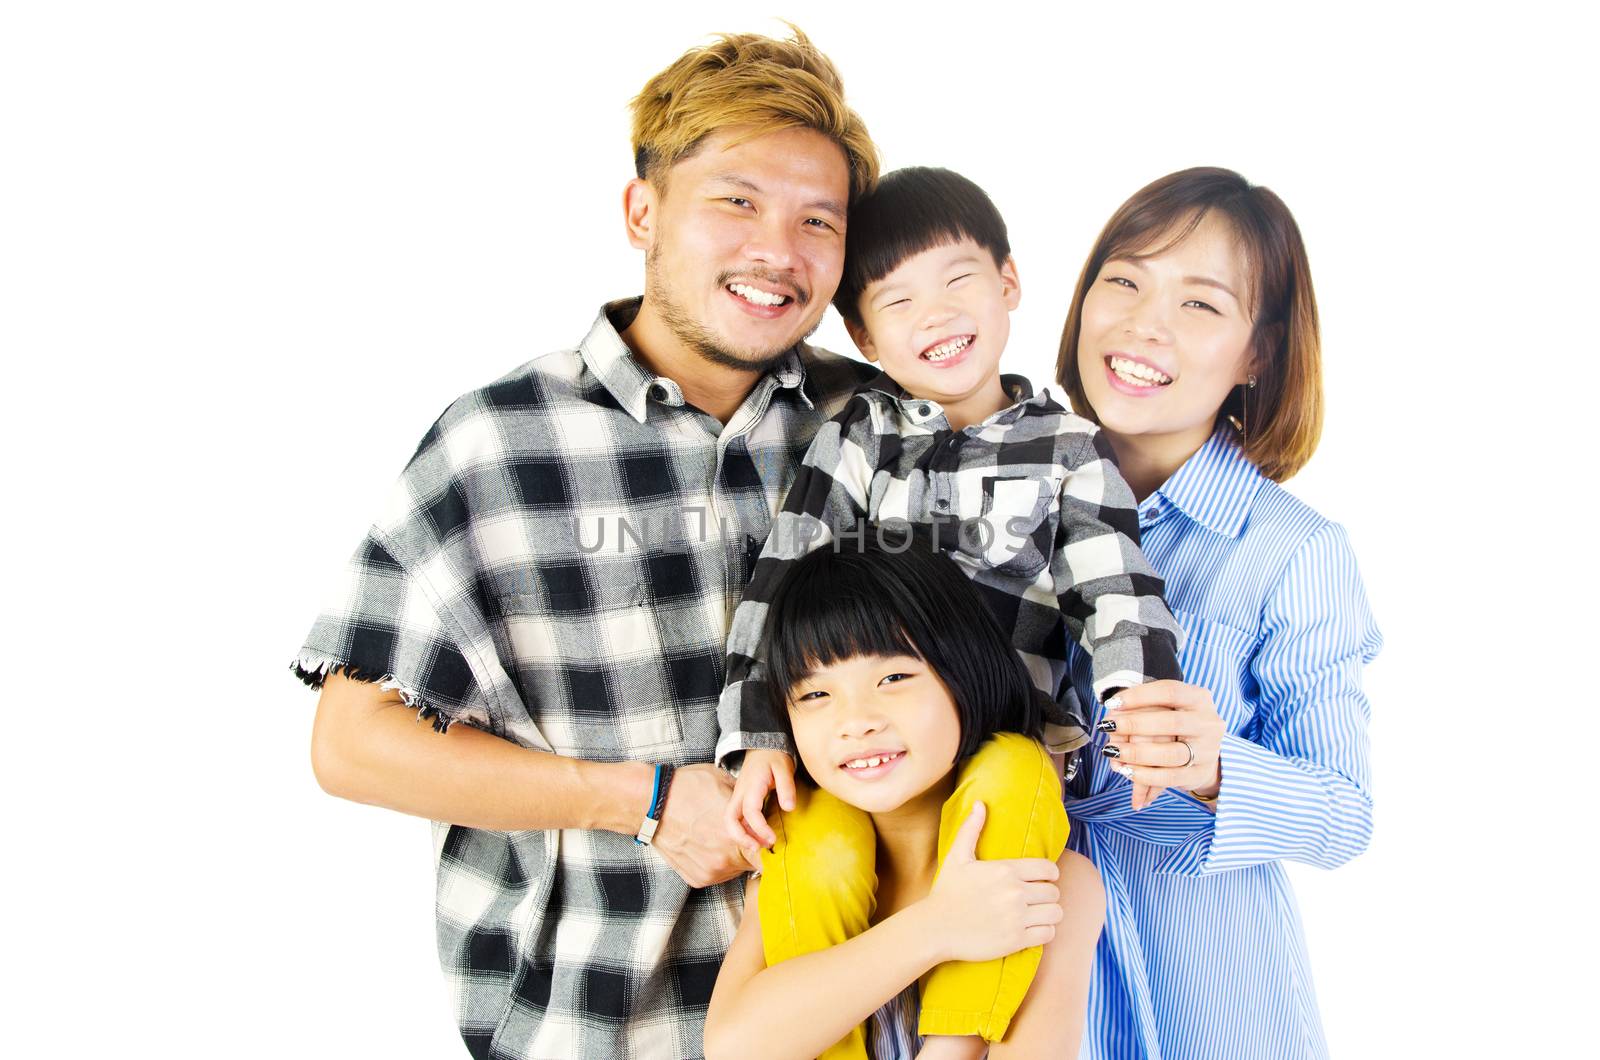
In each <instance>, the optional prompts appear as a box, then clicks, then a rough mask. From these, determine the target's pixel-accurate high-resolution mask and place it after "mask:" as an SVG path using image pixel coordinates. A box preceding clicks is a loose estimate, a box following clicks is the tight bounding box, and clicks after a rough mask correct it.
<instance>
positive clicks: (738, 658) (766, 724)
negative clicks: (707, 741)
mask: <svg viewBox="0 0 1600 1060" xmlns="http://www.w3.org/2000/svg"><path fill="white" fill-rule="evenodd" d="M876 437H877V436H876V434H875V432H874V431H873V430H872V417H871V413H870V409H869V408H868V407H867V403H866V402H865V401H864V400H862V401H852V402H850V403H849V404H848V405H846V406H845V408H844V410H843V411H841V412H840V413H839V415H838V416H835V417H834V418H833V419H831V420H829V421H828V422H827V423H825V424H823V425H822V427H821V428H820V429H819V430H818V431H817V433H816V436H815V437H814V438H813V439H812V441H811V445H810V447H809V448H808V449H807V450H806V455H805V457H804V458H803V459H802V460H801V464H800V469H799V471H798V472H796V474H795V479H794V482H793V483H792V484H791V485H790V487H789V492H788V494H787V495H785V497H784V499H783V509H782V510H781V511H780V512H779V513H778V517H777V518H776V519H774V520H773V521H772V532H771V533H770V534H768V535H767V541H766V544H765V545H763V546H762V549H761V556H760V558H759V559H757V560H756V564H755V569H754V571H753V572H752V573H751V576H750V584H749V585H747V586H745V590H744V597H743V598H742V599H741V600H740V601H739V607H738V609H737V610H736V611H735V612H734V615H733V623H732V625H731V627H730V628H729V630H728V658H727V677H726V681H725V684H724V685H723V689H722V696H721V698H720V699H719V700H718V703H717V727H718V730H719V735H718V737H717V748H716V756H715V761H716V763H717V764H718V765H721V766H732V765H734V764H735V763H734V762H732V761H731V760H729V756H731V755H735V754H738V753H739V752H742V751H747V750H749V749H751V748H753V747H764V748H769V749H771V750H775V751H783V752H784V753H786V754H788V755H790V756H791V757H792V756H793V755H794V748H792V747H791V746H789V737H788V735H787V731H786V726H785V725H784V724H783V722H782V719H781V718H779V717H778V714H777V707H776V704H775V703H774V702H773V700H772V698H771V696H770V695H769V694H768V692H767V688H766V684H765V682H764V680H763V673H762V666H761V663H760V661H759V659H758V652H759V649H760V646H761V634H762V631H763V629H764V628H765V626H766V621H767V605H768V604H769V603H770V602H771V601H772V598H773V595H774V594H775V593H776V592H777V588H778V586H779V584H781V583H782V581H783V578H784V575H785V574H787V573H788V572H789V569H790V568H791V567H792V566H794V564H795V562H796V561H797V560H799V559H800V558H801V557H803V556H805V555H806V554H807V553H809V552H811V551H812V550H814V549H817V548H821V547H822V546H823V545H826V544H828V543H829V542H830V541H832V540H833V539H834V537H835V536H837V535H838V534H839V533H840V532H843V533H845V534H848V533H851V532H853V531H857V530H858V528H859V527H860V526H861V525H862V523H863V522H864V520H865V518H866V512H867V490H868V488H869V487H870V486H871V484H872V471H873V468H874V467H875V466H876V450H877V445H876Z"/></svg>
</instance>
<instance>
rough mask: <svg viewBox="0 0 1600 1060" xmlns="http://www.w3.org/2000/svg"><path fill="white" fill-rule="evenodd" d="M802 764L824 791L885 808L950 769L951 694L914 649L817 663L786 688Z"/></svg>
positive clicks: (954, 735)
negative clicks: (829, 662) (830, 662)
mask: <svg viewBox="0 0 1600 1060" xmlns="http://www.w3.org/2000/svg"><path fill="white" fill-rule="evenodd" d="M789 721H790V724H791V726H792V727H793V729H794V741H795V747H796V749H797V750H798V751H799V752H800V760H801V761H802V762H804V763H805V766H806V771H807V772H809V773H810V774H811V776H812V778H813V779H814V780H815V781H816V782H817V784H818V785H820V786H821V787H822V788H823V789H824V790H825V791H827V792H829V793H830V794H832V795H835V796H837V797H839V798H840V799H843V800H844V801H845V802H848V803H849V804H850V805H852V806H855V807H858V808H859V809H863V810H866V811H867V812H868V813H887V812H889V811H892V810H896V809H898V808H900V807H901V806H903V805H904V804H905V803H907V802H909V801H910V800H912V799H914V798H916V797H917V796H919V795H922V794H923V793H925V792H927V791H928V790H929V789H930V788H933V787H934V786H935V785H937V784H938V783H939V782H940V781H941V780H943V779H944V778H945V777H947V776H948V775H949V774H950V769H951V767H952V766H953V765H954V764H955V758H956V751H957V749H958V748H959V747H960V745H961V723H960V721H959V719H958V718H957V716H956V705H955V701H954V700H953V699H952V698H951V697H950V690H949V689H948V688H946V687H945V683H944V682H943V681H942V680H940V678H939V675H938V674H936V673H935V672H934V671H933V668H932V667H930V666H929V665H928V664H927V663H925V662H923V661H922V660H921V659H919V658H917V657H916V656H914V655H889V656H883V655H858V656H855V657H853V658H850V659H845V660H843V661H842V662H837V663H834V664H833V665H831V666H824V667H820V668H819V669H818V670H817V671H816V672H815V673H813V674H812V675H811V676H809V677H807V678H806V679H805V680H804V681H801V682H800V683H798V684H796V685H795V686H794V687H793V688H792V689H790V692H789Z"/></svg>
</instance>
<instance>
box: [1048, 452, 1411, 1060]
mask: <svg viewBox="0 0 1600 1060" xmlns="http://www.w3.org/2000/svg"><path fill="white" fill-rule="evenodd" d="M1139 520H1140V529H1141V531H1142V535H1143V546H1144V551H1145V555H1146V556H1147V557H1149V560H1150V563H1151V565H1152V566H1153V567H1154V568H1155V569H1156V571H1157V573H1159V574H1160V575H1161V576H1162V578H1164V579H1165V581H1166V595H1167V602H1168V604H1169V605H1170V606H1171V608H1172V612H1173V614H1174V615H1175V616H1177V618H1178V621H1179V622H1180V623H1181V624H1182V626H1183V628H1184V632H1185V634H1186V644H1185V646H1184V649H1183V653H1182V656H1181V662H1182V665H1183V672H1184V676H1185V679H1186V680H1188V681H1190V682H1192V683H1194V684H1198V685H1204V686H1205V687H1206V688H1207V689H1209V690H1210V692H1211V695H1212V698H1213V699H1214V701H1215V702H1216V705H1217V710H1218V712H1219V713H1220V714H1221V715H1222V717H1223V719H1224V721H1225V723H1226V725H1227V735H1226V736H1224V738H1223V743H1222V790H1221V793H1220V796H1219V798H1218V800H1217V805H1216V812H1215V813H1214V814H1213V813H1212V812H1211V811H1209V810H1207V809H1206V808H1205V807H1203V806H1202V805H1200V804H1199V803H1198V802H1196V801H1195V800H1194V799H1193V798H1191V797H1190V796H1189V795H1187V794H1186V793H1181V792H1176V791H1168V792H1165V793H1164V794H1163V795H1162V796H1161V797H1160V798H1159V799H1158V800H1157V801H1156V802H1155V803H1154V804H1153V805H1152V806H1150V807H1148V808H1147V809H1145V810H1143V811H1141V812H1139V813H1137V814H1135V813H1132V812H1131V811H1130V809H1129V797H1130V791H1129V785H1128V781H1127V780H1126V779H1124V778H1123V777H1121V776H1120V775H1118V774H1116V773H1114V772H1112V771H1111V769H1110V767H1109V765H1110V764H1109V762H1108V761H1107V760H1106V759H1104V758H1103V757H1102V756H1101V755H1100V754H1099V753H1098V750H1099V747H1100V746H1101V745H1102V741H1096V743H1095V744H1094V745H1092V746H1091V748H1090V749H1089V752H1088V755H1087V757H1088V762H1087V765H1086V770H1087V781H1088V788H1087V790H1088V791H1089V792H1090V794H1089V795H1088V796H1087V797H1085V798H1081V799H1073V798H1069V799H1068V803H1067V809H1068V812H1069V813H1070V814H1071V816H1072V820H1073V832H1072V840H1071V842H1072V845H1073V847H1074V849H1077V850H1078V851H1080V852H1082V853H1083V854H1085V855H1087V856H1088V857H1089V858H1090V859H1091V860H1093V861H1094V863H1095V865H1096V866H1098V868H1099V869H1100V874H1101V877H1102V879H1103V881H1104V883H1105V888H1106V896H1107V910H1106V927H1105V932H1104V934H1103V935H1102V936H1101V940H1100V944H1099V948H1098V950H1097V952H1096V955H1095V967H1094V973H1093V978H1092V980H1091V984H1090V990H1089V1019H1088V1025H1087V1029H1086V1031H1085V1035H1084V1045H1083V1050H1082V1054H1081V1055H1082V1056H1083V1057H1086V1058H1094V1060H1100V1058H1115V1060H1132V1058H1150V1060H1155V1058H1161V1060H1202V1058H1204V1060H1213V1058H1223V1057H1226V1058H1230V1060H1241V1058H1249V1057H1261V1058H1271V1060H1287V1058H1292V1057H1325V1056H1326V1055H1327V1045H1326V1043H1325V1041H1324V1039H1323V1034H1322V1024H1321V1020H1320V1018H1319V1016H1318V1013H1317V1004H1316V997H1315V993H1314V990H1313V987H1312V979H1311V969H1310V966H1309V964H1308V962H1307V959H1306V951H1305V941H1304V937H1303V935H1302V932H1301V928H1300V915H1299V911H1298V908H1297V906H1296V904H1295V900H1294V894H1293V892H1292V891H1291V890H1290V888H1289V881H1288V879H1287V878H1286V876H1285V873H1284V871H1283V866H1282V865H1281V864H1280V862H1281V861H1283V860H1285V859H1292V860H1295V861H1300V862H1304V863H1306V864H1310V865H1319V866H1322V867H1324V868H1333V867H1335V866H1337V865H1341V864H1343V863H1344V862H1346V861H1348V860H1349V859H1351V858H1353V857H1355V856H1356V855H1357V854H1359V853H1361V851H1362V850H1364V849H1365V848H1366V846H1367V841H1368V839H1369V837H1370V836H1371V833H1372V799H1371V794H1370V787H1369V778H1368V763H1367V722H1368V714H1369V709H1368V705H1367V699H1366V697H1365V696H1364V695H1363V694H1362V691H1361V669H1362V666H1363V665H1364V664H1365V663H1367V662H1369V661H1370V660H1371V659H1372V658H1373V656H1374V655H1376V654H1377V652H1378V649H1379V647H1380V645H1381V643H1382V638H1381V637H1380V635H1379V633H1378V629H1377V626H1376V625H1375V624H1374V623H1373V619H1372V615H1371V613H1370V612H1369V610H1368V607H1367V599H1366V593H1365V591H1364V590H1363V588H1362V584H1361V576H1360V574H1359V572H1358V571H1357V569H1356V563H1355V557H1354V556H1353V554H1352V553H1351V551H1350V547H1349V545H1348V543H1347V542H1346V540H1345V535H1344V531H1343V530H1342V529H1341V528H1340V527H1339V526H1338V525H1337V524H1335V523H1331V522H1329V521H1328V520H1326V519H1324V518H1323V517H1322V516H1320V515H1318V514H1317V513H1316V512H1314V511H1312V510H1311V509H1310V508H1309V507H1307V506H1306V505H1305V504H1303V503H1301V502H1300V501H1299V500H1297V499H1295V498H1294V497H1293V496H1291V495H1290V494H1289V493H1288V492H1286V491H1285V490H1283V489H1282V488H1280V487H1279V486H1278V485H1277V484H1276V483H1274V482H1272V481H1270V480H1268V479H1267V478H1265V477H1264V476H1262V475H1261V473H1260V472H1259V471H1257V470H1256V468H1255V466H1254V465H1252V464H1251V463H1250V462H1249V461H1248V460H1246V459H1245V458H1244V456H1243V455H1242V454H1241V453H1240V451H1239V449H1238V448H1237V446H1236V445H1235V444H1234V443H1233V439H1232V433H1231V431H1229V430H1228V429H1227V428H1226V427H1224V428H1221V429H1219V430H1218V431H1217V433H1215V434H1214V435H1212V437H1211V439H1210V440H1209V441H1207V442H1206V444H1205V445H1204V446H1202V447H1201V448H1200V450H1199V451H1198V452H1197V453H1195V454H1194V456H1192V457H1190V458H1189V460H1188V461H1187V462H1186V463H1184V465H1183V466H1182V467H1181V468H1179V469H1178V471H1177V472H1176V473H1174V474H1173V476H1172V477H1171V478H1170V479H1168V480H1167V482H1166V483H1165V484H1164V485H1163V486H1162V487H1161V488H1160V489H1159V490H1157V491H1156V492H1155V493H1153V494H1151V495H1150V496H1149V497H1148V498H1147V499H1146V500H1145V501H1144V503H1142V504H1141V505H1140V506H1139ZM1072 675H1073V680H1074V682H1075V684H1076V686H1077V688H1078V690H1079V694H1080V696H1081V697H1082V699H1083V702H1084V703H1085V704H1094V702H1095V700H1094V697H1093V696H1092V695H1090V694H1089V692H1088V690H1089V680H1090V671H1089V660H1088V659H1087V658H1086V657H1085V656H1084V655H1083V653H1082V651H1081V650H1080V651H1077V652H1076V653H1075V657H1074V661H1073V667H1072ZM1092 709H1093V710H1094V712H1095V713H1096V715H1097V717H1098V715H1099V713H1100V708H1099V707H1098V706H1093V707H1092ZM1102 740H1103V738H1102ZM1080 782H1081V781H1080Z"/></svg>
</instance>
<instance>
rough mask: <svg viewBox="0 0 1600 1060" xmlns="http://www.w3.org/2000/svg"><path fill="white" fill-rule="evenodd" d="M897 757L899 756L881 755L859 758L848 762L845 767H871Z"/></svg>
mask: <svg viewBox="0 0 1600 1060" xmlns="http://www.w3.org/2000/svg"><path fill="white" fill-rule="evenodd" d="M895 757H897V756H896V755H879V756H877V757H875V758H857V759H856V760H855V761H853V762H846V763H845V764H844V767H845V768H846V769H871V768H872V767H873V766H881V765H883V763H885V762H888V761H892V760H893V759H894V758H895Z"/></svg>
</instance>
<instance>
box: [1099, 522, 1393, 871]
mask: <svg viewBox="0 0 1600 1060" xmlns="http://www.w3.org/2000/svg"><path fill="white" fill-rule="evenodd" d="M1381 644H1382V639H1381V637H1380V636H1379V634H1378V630H1377V627H1376V625H1375V624H1374V623H1373V621H1372V615H1371V613H1370V611H1369V610H1368V607H1367V599H1366V593H1365V591H1364V590H1363V588H1362V585H1361V576H1360V573H1359V572H1358V571H1357V569H1356V564H1355V557H1354V555H1353V554H1352V553H1351V551H1350V547H1349V545H1348V543H1347V542H1346V541H1345V537H1344V533H1343V531H1342V530H1341V529H1340V528H1339V527H1338V526H1337V525H1335V524H1331V523H1330V524H1328V525H1326V526H1324V527H1323V528H1322V529H1320V530H1318V531H1317V532H1316V533H1315V534H1313V535H1311V537H1310V538H1308V539H1307V540H1306V542H1305V543H1304V544H1303V545H1302V546H1301V548H1300V549H1299V551H1298V552H1297V553H1296V554H1295V556H1294V558H1293V559H1292V560H1291V561H1290V563H1289V566H1288V567H1287V569H1286V570H1285V572H1284V574H1283V576H1282V578H1281V579H1280V580H1279V583H1278V585H1277V586H1276V587H1275V588H1274V590H1273V592H1272V593H1271V595H1269V597H1268V598H1267V601H1266V604H1265V605H1264V608H1263V612H1262V639H1261V643H1260V646H1259V647H1258V649H1257V650H1256V653H1255V656H1254V658H1253V659H1252V660H1251V663H1250V675H1251V676H1252V677H1253V678H1254V680H1255V682H1256V684H1257V689H1258V694H1257V696H1256V697H1255V699H1256V717H1255V720H1254V723H1253V726H1252V728H1253V730H1254V731H1253V732H1252V735H1251V737H1250V738H1248V739H1247V738H1246V737H1244V736H1241V735H1234V734H1222V733H1220V729H1219V730H1217V732H1215V733H1214V734H1213V735H1211V736H1210V737H1209V739H1208V738H1206V737H1205V736H1204V735H1199V736H1198V738H1197V733H1196V729H1195V727H1194V725H1193V724H1192V722H1193V719H1189V718H1186V717H1185V715H1186V714H1192V713H1193V711H1192V710H1189V709H1187V708H1189V707H1191V706H1192V704H1187V703H1186V704H1185V705H1184V707H1185V709H1176V710H1171V711H1160V710H1157V711H1144V710H1140V711H1136V712H1135V713H1134V714H1132V715H1124V714H1123V713H1122V712H1113V714H1112V716H1113V717H1114V718H1115V720H1116V721H1117V726H1118V728H1117V732H1116V735H1115V742H1117V743H1118V745H1119V748H1120V750H1121V752H1122V760H1121V765H1124V766H1127V765H1131V766H1132V767H1133V773H1132V775H1131V776H1130V779H1132V780H1136V781H1138V782H1141V783H1149V784H1157V785H1161V786H1168V787H1177V788H1195V789H1197V790H1200V791H1202V792H1204V791H1206V790H1208V788H1207V783H1208V781H1196V780H1195V779H1193V777H1192V776H1190V774H1191V773H1192V772H1193V771H1194V770H1193V768H1191V769H1190V770H1189V771H1187V772H1185V771H1183V770H1180V769H1176V768H1173V767H1174V766H1176V763H1175V762H1173V761H1172V760H1171V759H1172V758H1175V757H1178V756H1180V755H1181V753H1182V745H1181V744H1179V745H1174V744H1172V743H1142V744H1128V743H1125V742H1123V741H1124V739H1125V738H1126V737H1128V736H1131V735H1135V734H1138V735H1148V736H1179V737H1182V738H1184V739H1186V740H1188V741H1189V742H1190V743H1191V744H1192V745H1193V747H1194V754H1195V757H1196V760H1197V766H1204V767H1205V768H1206V769H1207V770H1209V771H1211V773H1212V776H1211V778H1210V779H1211V780H1214V779H1215V777H1216V776H1217V772H1216V771H1217V770H1218V768H1219V764H1220V780H1221V784H1220V787H1219V788H1218V789H1217V801H1216V805H1215V812H1216V816H1215V819H1214V821H1213V822H1211V826H1210V827H1207V828H1203V829H1201V830H1200V831H1199V832H1196V833H1195V834H1194V835H1193V836H1191V837H1190V838H1189V840H1188V841H1187V842H1185V843H1184V844H1182V845H1181V846H1179V847H1178V848H1177V849H1176V850H1174V851H1173V853H1172V854H1171V855H1169V856H1168V857H1167V858H1166V859H1165V860H1163V861H1162V862H1161V864H1160V865H1159V866H1157V870H1156V871H1158V872H1162V873H1176V874H1180V875H1204V874H1207V873H1212V872H1223V871H1227V870H1229V869H1237V868H1243V867H1246V866H1250V865H1259V864H1263V863H1265V862H1268V861H1276V860H1280V859H1290V860H1294V861H1301V862H1305V863H1306V864H1310V865H1317V866H1320V867H1322V868H1334V867H1336V866H1338V865H1342V864H1343V863H1345V862H1346V861H1349V860H1350V859H1351V858H1353V857H1355V856H1356V855H1357V854H1359V853H1361V851H1363V850H1365V849H1366V846H1367V843H1368V841H1369V840H1370V838H1371V835H1372V798H1371V795H1370V794H1369V791H1368V782H1369V780H1368V763H1367V754H1368V739H1367V722H1368V717H1369V714H1370V707H1369V706H1368V703H1367V698H1366V696H1365V694H1364V693H1363V692H1362V690H1361V670H1362V667H1363V666H1364V665H1365V664H1366V663H1367V662H1368V661H1370V660H1371V659H1372V657H1373V656H1374V655H1376V654H1377V651H1378V648H1379V647H1380V646H1381ZM1152 690H1153V689H1152ZM1197 691H1203V690H1197ZM1146 692H1147V690H1146V689H1137V690H1129V691H1128V692H1127V693H1124V699H1125V700H1128V701H1129V702H1130V703H1133V704H1136V705H1137V706H1140V707H1143V706H1148V705H1149V704H1146V703H1145V702H1144V700H1143V698H1141V697H1142V695H1143V694H1145V693H1146ZM1205 698H1206V701H1207V703H1208V704H1209V694H1207V695H1206V697H1205ZM1210 709H1211V711H1212V713H1213V714H1214V713H1215V708H1210ZM1186 722H1190V723H1191V724H1188V725H1186V724H1185V723H1186Z"/></svg>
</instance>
